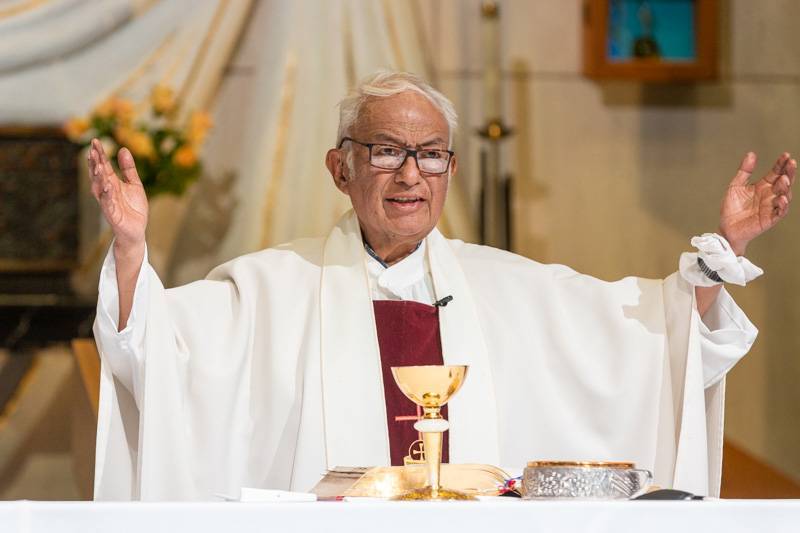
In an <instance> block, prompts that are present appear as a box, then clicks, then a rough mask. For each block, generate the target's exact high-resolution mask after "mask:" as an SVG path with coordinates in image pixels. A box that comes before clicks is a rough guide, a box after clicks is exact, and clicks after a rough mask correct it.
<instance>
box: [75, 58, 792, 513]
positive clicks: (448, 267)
mask: <svg viewBox="0 0 800 533" xmlns="http://www.w3.org/2000/svg"><path fill="white" fill-rule="evenodd" d="M455 128H456V114H455V112H454V110H453V107H452V104H451V103H450V102H449V101H448V100H447V99H446V98H445V97H444V96H443V95H442V94H440V93H439V92H437V91H436V90H434V89H433V88H431V87H430V86H429V85H427V84H426V83H425V82H423V81H422V80H420V79H419V78H417V77H415V76H412V75H409V74H404V73H386V72H384V73H379V74H377V75H374V76H373V77H371V78H370V79H368V80H366V81H364V82H363V83H362V84H361V85H359V86H358V87H357V88H356V89H355V91H354V92H353V93H352V94H351V95H350V96H348V97H347V98H345V100H343V101H342V103H341V116H340V127H339V132H338V139H337V144H336V148H334V149H331V150H330V151H329V152H328V154H327V156H326V159H325V162H326V165H327V168H328V170H329V171H330V173H331V175H332V177H333V181H334V184H335V185H336V187H337V188H338V189H339V190H341V191H342V192H343V193H345V194H347V195H348V196H349V197H350V199H351V201H352V205H353V211H351V212H349V213H347V214H345V215H344V216H343V217H342V219H341V220H340V221H339V223H338V224H337V225H336V226H335V227H334V228H333V229H332V230H331V232H330V234H329V235H328V236H327V237H325V238H319V239H304V240H298V241H294V242H292V243H289V244H286V245H282V246H279V247H276V248H271V249H267V250H263V251H261V252H258V253H254V254H250V255H247V256H244V257H241V258H238V259H236V260H233V261H231V262H229V263H227V264H225V265H222V266H221V267H218V268H217V269H215V270H214V271H212V272H211V273H210V274H209V276H208V277H207V279H206V280H203V281H199V282H196V283H192V284H190V285H187V286H184V287H180V288H176V289H170V290H165V289H164V288H163V286H162V284H161V282H160V281H159V279H158V277H157V276H156V274H155V272H154V271H153V270H152V269H151V268H150V267H149V266H148V264H147V254H146V247H145V227H146V224H147V200H146V198H145V195H144V192H143V190H142V187H141V184H140V182H139V180H138V177H137V175H136V170H135V166H134V162H133V159H132V157H131V155H130V152H128V151H127V150H126V149H122V150H120V152H119V156H118V159H119V166H120V168H121V172H122V179H118V178H117V177H116V176H115V174H114V171H113V169H112V167H111V165H110V163H109V161H108V160H107V158H106V156H105V154H104V153H103V149H102V147H101V146H100V144H99V143H98V142H97V141H95V142H93V148H92V150H90V154H89V165H90V168H91V171H92V176H93V178H92V179H93V192H94V194H95V196H96V197H97V199H98V201H99V202H100V205H101V206H102V209H103V212H104V214H105V216H106V217H107V219H108V221H109V223H110V224H111V227H112V228H113V231H114V234H115V241H114V245H113V247H112V250H111V251H110V252H109V254H108V257H107V259H106V262H105V264H104V266H103V270H102V273H101V281H100V298H99V302H98V315H97V316H98V318H97V322H96V324H95V336H96V339H97V342H98V345H99V347H100V351H101V354H102V360H103V371H102V382H101V406H100V413H99V420H98V439H97V468H96V488H95V491H96V492H95V496H96V497H97V498H99V499H129V498H133V499H150V500H152V499H204V498H211V497H212V495H213V494H214V493H227V494H236V493H238V490H239V488H240V487H243V486H255V487H265V488H283V489H290V488H291V489H295V490H308V489H309V488H310V487H311V486H313V485H314V483H315V482H316V481H317V480H318V479H319V478H320V475H321V474H322V473H323V472H324V471H325V470H326V468H331V467H334V466H372V465H387V464H402V463H403V461H404V458H405V456H406V455H407V454H408V453H410V452H409V447H410V446H412V445H414V441H415V440H416V438H417V435H416V433H415V432H414V430H413V428H412V423H413V420H414V418H415V416H414V415H415V412H416V411H415V409H414V405H413V404H411V403H410V402H408V401H407V400H405V398H403V396H402V394H401V393H400V392H399V390H398V389H397V387H396V385H395V384H394V383H393V381H392V379H391V377H390V374H389V370H388V369H389V367H390V366H392V365H405V364H441V363H442V362H445V363H451V364H452V363H462V364H463V363H465V364H469V365H470V366H471V370H470V374H469V378H468V379H467V382H466V384H465V385H464V387H463V389H462V391H461V392H460V393H459V394H458V395H457V396H456V397H455V398H454V399H453V401H452V402H451V404H450V405H449V408H450V412H449V415H448V418H449V419H450V423H451V430H450V442H449V444H447V443H446V444H445V455H446V456H447V455H448V454H449V460H450V462H454V463H469V462H479V463H490V464H496V465H500V466H506V467H516V468H519V467H521V466H523V465H524V463H525V462H526V461H527V460H530V459H571V460H624V461H634V462H636V463H637V464H638V465H639V466H640V467H642V468H648V469H651V470H653V471H654V473H655V479H656V481H657V482H658V483H659V484H660V485H662V486H675V487H678V488H683V489H686V490H691V491H696V492H702V493H714V492H715V491H716V490H717V489H718V486H719V473H720V472H719V469H720V447H721V409H722V399H723V392H722V383H723V377H724V374H725V373H726V372H727V371H728V370H729V369H730V368H731V366H732V365H733V364H735V362H736V361H737V360H738V359H739V358H740V357H741V356H743V355H744V354H745V353H746V352H747V350H748V349H749V347H750V345H751V344H752V342H753V340H754V338H755V335H756V330H755V328H754V327H753V326H752V325H751V324H750V322H749V321H748V320H747V318H746V317H745V316H744V314H743V313H742V312H741V310H739V308H738V307H737V306H736V305H735V304H734V303H733V301H732V300H731V298H730V297H729V296H728V294H727V293H726V292H725V291H724V290H722V289H721V287H722V281H723V280H726V281H731V282H734V283H739V284H744V283H745V282H746V281H749V280H750V279H752V278H753V277H754V276H755V275H757V274H758V273H760V271H758V269H757V268H756V267H754V266H753V265H751V264H750V263H749V262H747V261H746V260H745V259H744V258H742V257H737V256H741V254H742V253H743V252H744V250H745V247H746V246H747V243H748V242H749V241H750V240H751V239H753V238H754V237H756V236H757V235H759V234H760V233H762V232H764V231H765V230H767V229H768V228H770V227H772V226H773V225H775V224H776V223H777V222H778V221H779V220H780V219H781V218H783V217H784V216H785V215H786V212H787V208H788V205H789V202H790V200H791V185H792V182H793V181H794V176H795V170H796V167H797V164H796V162H795V161H794V160H793V159H791V158H790V157H789V155H788V154H784V155H782V156H781V157H780V158H779V159H778V161H777V163H776V165H775V166H774V167H773V169H772V171H771V172H769V173H768V174H767V175H766V176H765V177H764V178H762V179H761V180H759V181H758V182H757V183H755V184H748V179H749V177H750V174H751V172H752V171H753V169H754V166H755V155H754V154H748V156H747V157H746V158H745V160H744V161H743V163H742V165H741V167H740V169H739V172H738V173H737V174H736V176H735V177H734V179H733V181H732V182H731V185H730V187H729V188H728V191H727V193H726V195H725V198H724V200H723V205H722V217H721V220H720V228H719V232H720V234H721V235H706V236H704V237H702V238H696V239H693V244H695V245H696V246H697V247H698V248H699V252H698V253H697V254H684V256H682V258H681V267H680V272H679V273H676V274H673V275H672V276H670V277H669V278H667V279H666V280H646V279H637V278H626V279H623V280H620V281H617V282H614V283H607V282H603V281H599V280H596V279H593V278H590V277H588V276H584V275H581V274H578V273H576V272H574V271H572V270H570V269H568V268H566V267H563V266H553V265H541V264H538V263H535V262H533V261H530V260H528V259H525V258H522V257H519V256H516V255H513V254H511V253H508V252H504V251H501V250H496V249H492V248H488V247H483V246H476V245H471V244H465V243H463V242H460V241H453V240H447V239H445V238H444V237H443V236H442V235H441V234H440V233H439V232H438V231H437V230H436V223H437V221H438V220H439V217H440V215H441V212H442V208H443V206H444V202H445V198H446V195H447V188H448V184H449V180H450V177H451V176H452V175H454V174H455V172H456V169H457V161H456V156H455V154H454V153H453V152H452V151H451V143H452V137H453V133H454V131H455ZM701 315H702V320H701Z"/></svg>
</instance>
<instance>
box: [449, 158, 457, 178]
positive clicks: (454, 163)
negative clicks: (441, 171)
mask: <svg viewBox="0 0 800 533" xmlns="http://www.w3.org/2000/svg"><path fill="white" fill-rule="evenodd" d="M457 171H458V158H457V157H456V155H455V154H453V157H451V158H450V175H451V176H455V175H456V172H457Z"/></svg>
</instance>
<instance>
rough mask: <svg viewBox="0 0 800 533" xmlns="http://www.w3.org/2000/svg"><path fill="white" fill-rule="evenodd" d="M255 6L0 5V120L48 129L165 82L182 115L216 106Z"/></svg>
mask: <svg viewBox="0 0 800 533" xmlns="http://www.w3.org/2000/svg"><path fill="white" fill-rule="evenodd" d="M250 4H251V1H250V0H204V1H203V2H196V1H192V0H47V1H40V0H17V1H13V0H12V1H11V2H4V3H2V4H0V123H3V124H25V125H35V124H44V125H50V124H53V123H61V122H63V121H64V120H66V119H67V118H69V117H70V116H74V115H83V114H86V113H88V112H89V111H90V110H91V109H92V108H93V107H94V106H95V105H97V104H98V103H99V102H100V101H101V100H103V99H104V98H106V97H108V96H110V95H112V94H116V95H119V96H123V97H127V98H132V99H134V100H142V99H146V98H147V95H148V93H149V91H150V89H151V88H152V87H153V86H154V85H156V84H158V83H166V84H169V85H171V86H172V87H173V88H175V89H176V91H177V93H178V94H179V95H180V104H181V109H182V111H183V112H188V111H190V110H193V109H198V108H202V107H205V106H206V105H208V104H209V103H210V100H211V99H212V97H213V95H214V93H215V89H216V86H217V84H218V83H219V80H220V76H221V74H222V71H223V68H224V67H225V65H226V63H227V61H228V58H229V56H230V52H231V50H232V48H233V46H234V44H235V43H236V39H237V37H238V36H239V34H240V32H241V28H242V23H243V22H244V20H245V16H246V15H247V13H248V10H249V7H250Z"/></svg>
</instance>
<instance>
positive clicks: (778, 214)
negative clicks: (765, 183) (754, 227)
mask: <svg viewBox="0 0 800 533" xmlns="http://www.w3.org/2000/svg"><path fill="white" fill-rule="evenodd" d="M789 203H790V198H788V197H786V196H776V197H775V199H774V200H773V201H772V206H773V207H772V223H773V224H774V223H776V222H777V221H778V220H780V219H782V218H783V217H785V216H786V214H787V213H788V212H789Z"/></svg>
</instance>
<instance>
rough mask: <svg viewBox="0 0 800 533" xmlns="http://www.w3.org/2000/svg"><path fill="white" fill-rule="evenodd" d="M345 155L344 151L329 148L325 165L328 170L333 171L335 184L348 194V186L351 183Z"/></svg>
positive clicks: (332, 175)
mask: <svg viewBox="0 0 800 533" xmlns="http://www.w3.org/2000/svg"><path fill="white" fill-rule="evenodd" d="M345 157H346V155H345V153H344V151H342V150H339V149H336V148H331V149H330V150H328V153H327V154H325V166H326V167H328V172H330V173H331V177H332V178H333V184H334V185H336V188H337V189H339V190H340V191H342V192H343V193H345V194H348V191H347V186H348V185H349V180H348V177H347V176H346V175H345V172H347V162H346V161H345Z"/></svg>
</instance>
